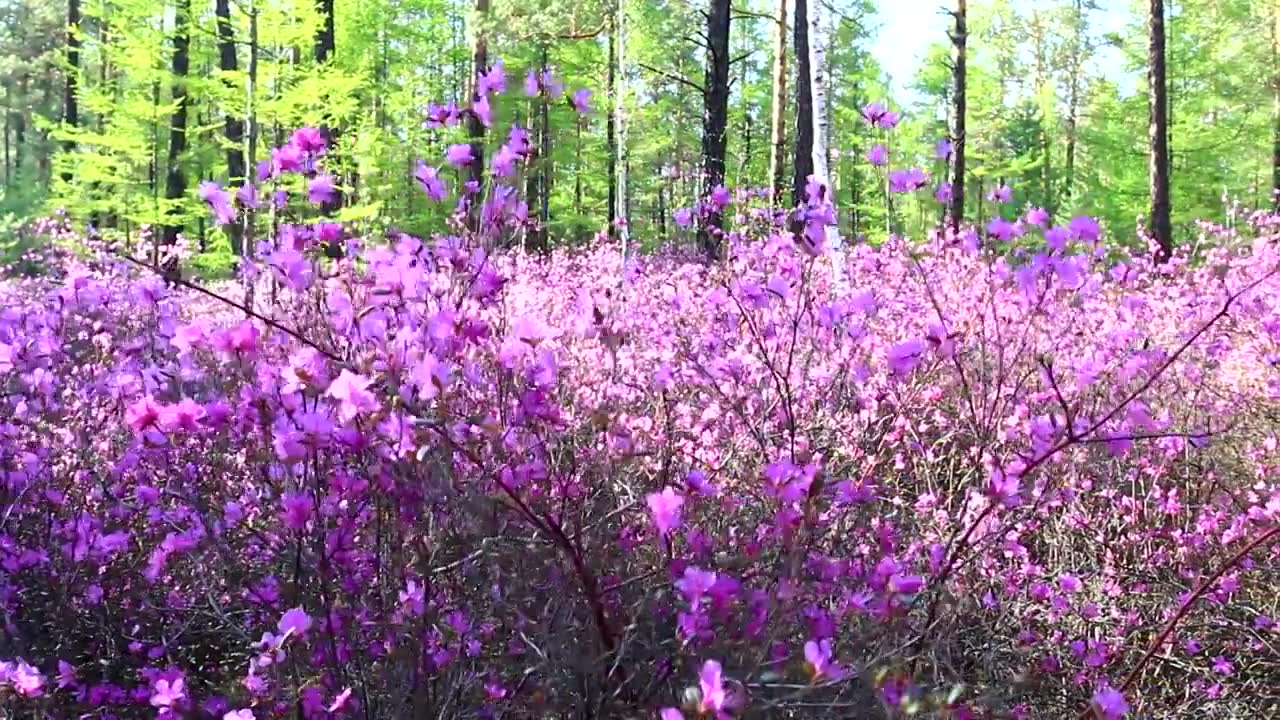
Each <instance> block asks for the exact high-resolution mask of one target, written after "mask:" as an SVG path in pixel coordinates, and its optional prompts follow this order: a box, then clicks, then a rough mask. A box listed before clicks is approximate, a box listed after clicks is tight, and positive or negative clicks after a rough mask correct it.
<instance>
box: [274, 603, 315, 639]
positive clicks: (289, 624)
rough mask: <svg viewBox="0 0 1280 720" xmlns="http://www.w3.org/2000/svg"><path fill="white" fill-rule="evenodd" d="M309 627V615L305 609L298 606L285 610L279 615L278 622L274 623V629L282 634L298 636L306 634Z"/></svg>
mask: <svg viewBox="0 0 1280 720" xmlns="http://www.w3.org/2000/svg"><path fill="white" fill-rule="evenodd" d="M310 629H311V616H310V615H308V614H307V611H306V610H303V609H302V608H300V607H296V608H292V609H290V610H286V611H285V613H284V615H281V616H280V622H278V623H276V630H277V631H278V632H279V633H280V634H281V635H282V636H290V637H295V636H300V635H306V634H307V631H308V630H310Z"/></svg>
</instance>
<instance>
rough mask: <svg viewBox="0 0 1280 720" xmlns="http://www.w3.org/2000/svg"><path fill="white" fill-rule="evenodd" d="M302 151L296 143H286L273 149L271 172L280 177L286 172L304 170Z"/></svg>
mask: <svg viewBox="0 0 1280 720" xmlns="http://www.w3.org/2000/svg"><path fill="white" fill-rule="evenodd" d="M302 167H303V163H302V151H300V150H299V149H298V147H297V146H296V145H284V146H282V147H278V148H274V149H272V150H271V174H272V176H274V177H279V176H281V175H284V174H285V173H291V172H302Z"/></svg>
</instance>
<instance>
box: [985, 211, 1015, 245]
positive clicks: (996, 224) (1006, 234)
mask: <svg viewBox="0 0 1280 720" xmlns="http://www.w3.org/2000/svg"><path fill="white" fill-rule="evenodd" d="M987 234H988V235H990V236H991V237H993V238H995V239H997V240H999V241H1001V242H1008V241H1010V240H1012V239H1013V238H1014V237H1015V236H1016V235H1017V234H1018V229H1017V227H1015V226H1014V224H1013V223H1011V222H1009V221H1008V220H1005V219H1004V218H1002V217H997V218H995V219H994V220H992V221H991V222H989V223H987Z"/></svg>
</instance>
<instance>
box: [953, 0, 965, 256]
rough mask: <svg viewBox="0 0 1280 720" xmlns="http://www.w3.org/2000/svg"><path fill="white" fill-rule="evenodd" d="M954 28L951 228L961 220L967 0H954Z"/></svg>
mask: <svg viewBox="0 0 1280 720" xmlns="http://www.w3.org/2000/svg"><path fill="white" fill-rule="evenodd" d="M951 17H952V19H953V20H954V21H955V27H954V28H953V29H952V31H951V49H952V56H951V72H952V80H951V83H952V90H951V102H952V108H951V119H952V122H953V123H954V127H952V129H951V144H952V150H951V230H952V232H956V231H958V230H959V229H960V223H961V222H963V221H964V174H965V166H964V165H965V145H966V140H967V137H966V135H967V132H968V130H967V128H966V127H965V120H966V114H967V113H968V96H967V90H968V88H967V87H966V83H967V80H968V42H969V3H968V0H956V9H955V10H954V11H952V13H951Z"/></svg>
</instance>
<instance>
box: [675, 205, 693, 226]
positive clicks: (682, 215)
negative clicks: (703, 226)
mask: <svg viewBox="0 0 1280 720" xmlns="http://www.w3.org/2000/svg"><path fill="white" fill-rule="evenodd" d="M671 217H672V219H673V220H675V222H676V225H679V226H680V227H682V228H687V227H689V226H691V225H693V210H691V209H689V208H680V209H679V210H676V211H675V212H673V213H672V214H671Z"/></svg>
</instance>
